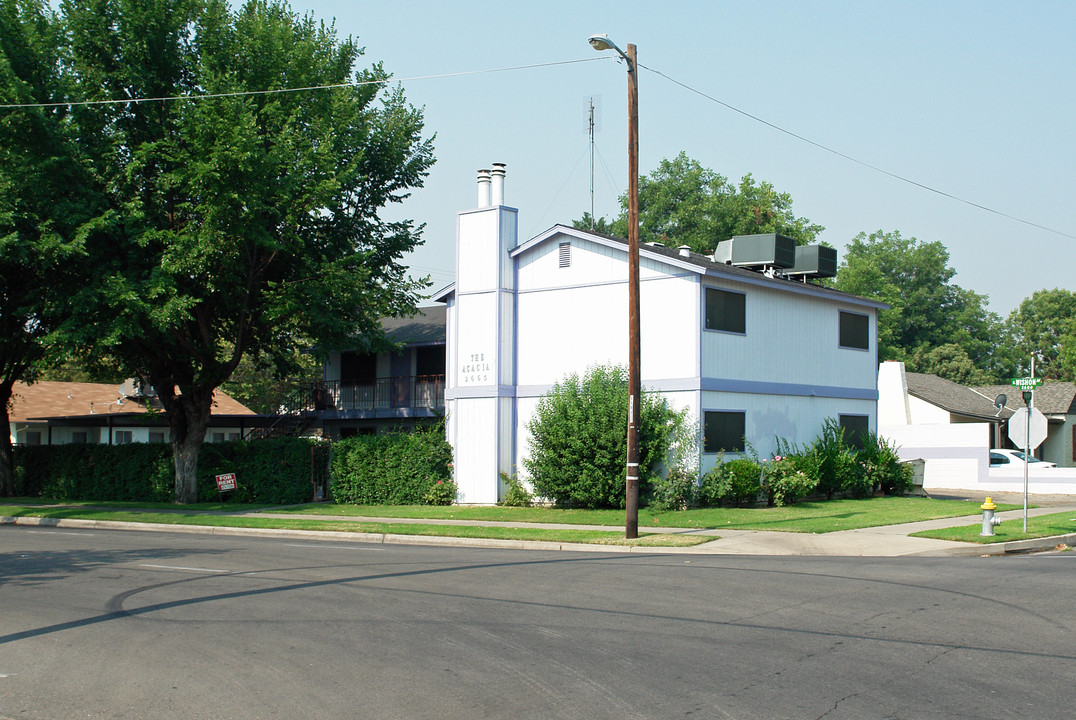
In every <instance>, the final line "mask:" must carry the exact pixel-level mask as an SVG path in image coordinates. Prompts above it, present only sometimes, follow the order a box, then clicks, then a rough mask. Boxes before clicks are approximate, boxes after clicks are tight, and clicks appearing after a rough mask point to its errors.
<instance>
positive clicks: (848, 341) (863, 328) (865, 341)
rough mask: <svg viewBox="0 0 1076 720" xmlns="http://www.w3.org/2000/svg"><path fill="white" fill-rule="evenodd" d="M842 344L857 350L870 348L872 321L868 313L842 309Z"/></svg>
mask: <svg viewBox="0 0 1076 720" xmlns="http://www.w3.org/2000/svg"><path fill="white" fill-rule="evenodd" d="M840 346H841V347H844V348H854V349H856V350H867V349H869V348H870V323H869V322H868V318H867V316H866V315H860V314H859V313H850V312H845V311H843V310H841V339H840Z"/></svg>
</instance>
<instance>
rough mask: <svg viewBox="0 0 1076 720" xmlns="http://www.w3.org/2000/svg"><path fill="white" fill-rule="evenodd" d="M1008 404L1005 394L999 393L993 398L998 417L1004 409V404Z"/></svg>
mask: <svg viewBox="0 0 1076 720" xmlns="http://www.w3.org/2000/svg"><path fill="white" fill-rule="evenodd" d="M1007 402H1009V398H1008V397H1006V396H1005V393H1001V394H1000V395H998V396H997V397H996V398H994V407H996V408H997V409H998V415H1000V414H1001V411H1002V410H1004V409H1005V403H1007Z"/></svg>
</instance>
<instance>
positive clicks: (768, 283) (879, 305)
mask: <svg viewBox="0 0 1076 720" xmlns="http://www.w3.org/2000/svg"><path fill="white" fill-rule="evenodd" d="M563 235H568V236H570V237H575V238H579V239H581V240H590V241H592V242H595V243H598V244H599V245H605V246H606V247H612V248H616V249H618V250H622V251H623V252H624V253H625V255H626V254H627V252H628V241H627V240H625V239H624V238H618V237H613V236H612V235H603V234H601V233H596V232H591V231H590V230H580V229H579V228H574V227H568V226H567V225H554V226H553V227H551V228H549V229H548V230H546V231H545V232H542V233H539V234H538V235H535V236H534V237H533V238H531V239H530V240H528V241H526V242H524V243H521V244H520V245H518V246H516V247H515V248H514V249H512V250H511V251H509V253H508V254H509V256H510V257H513V258H514V257H518V256H519V255H521V254H522V253H525V252H527V251H528V250H530V249H532V248H534V247H537V246H538V245H541V244H542V243H544V242H547V241H549V240H551V239H552V238H555V237H558V236H563ZM639 256H640V258H649V259H651V260H656V261H660V262H663V263H666V264H668V265H672V266H674V267H679V268H681V269H683V270H688V271H690V272H695V273H698V274H700V275H704V276H709V277H719V278H725V279H728V280H734V281H738V282H742V283H746V284H749V285H761V286H765V287H770V288H774V289H778V290H784V291H786V292H794V293H803V294H807V295H814V296H820V297H828V298H830V299H833V300H840V301H842V302H847V303H851V304H853V305H860V306H863V307H869V308H875V309H879V310H881V309H885V308H888V307H889V305H888V304H886V303H884V302H881V301H878V300H873V299H871V298H865V297H861V296H859V295H853V294H851V293H846V292H842V291H841V290H835V289H833V288H828V287H825V286H823V285H814V284H812V283H807V282H802V281H800V280H789V279H786V278H782V277H768V276H766V275H763V274H762V273H760V272H755V271H754V270H748V269H747V268H742V267H736V266H735V265H728V264H725V263H719V262H715V261H714V259H713V258H712V257H710V256H709V255H701V254H699V253H695V252H690V251H687V250H686V249H685V250H684V251H681V250H680V249H679V248H668V247H665V246H664V245H660V244H655V243H640V245H639ZM455 292H456V285H455V283H453V284H451V285H448V286H447V287H445V288H443V289H442V290H440V291H438V292H437V293H435V294H434V295H433V296H432V298H431V299H432V300H434V301H436V302H447V301H448V299H449V298H450V297H452V295H453V294H454V293H455Z"/></svg>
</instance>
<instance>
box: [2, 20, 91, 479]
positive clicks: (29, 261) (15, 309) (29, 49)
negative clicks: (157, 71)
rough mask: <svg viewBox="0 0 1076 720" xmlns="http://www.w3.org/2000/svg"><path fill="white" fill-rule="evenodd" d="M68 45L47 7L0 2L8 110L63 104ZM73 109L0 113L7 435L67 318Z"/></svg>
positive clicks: (76, 216) (74, 205)
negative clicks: (17, 392) (18, 394)
mask: <svg viewBox="0 0 1076 720" xmlns="http://www.w3.org/2000/svg"><path fill="white" fill-rule="evenodd" d="M62 47H63V36H62V34H61V33H60V32H59V31H58V28H57V27H56V25H55V24H54V23H53V22H52V21H51V13H50V11H49V10H48V7H47V5H46V4H45V3H44V2H39V1H37V0H31V1H27V2H22V3H17V2H15V0H0V102H2V103H4V104H21V103H35V102H49V101H53V100H56V99H58V98H60V97H62V96H63V93H64V88H65V78H64V77H63V76H62V74H61V73H60V71H59V67H60V52H61V48H62ZM68 117H69V113H68V111H67V108H65V107H62V106H60V107H36V108H29V109H26V110H24V111H12V110H0V421H2V422H3V425H4V427H7V426H8V404H9V402H10V400H11V394H12V389H13V387H14V384H15V383H16V382H18V381H20V380H22V381H29V380H32V379H33V378H34V376H35V374H36V372H37V371H38V369H39V366H40V364H41V363H42V362H43V361H44V360H45V358H46V350H47V348H46V346H45V344H43V339H44V338H45V337H46V336H47V335H48V333H49V332H50V331H51V330H52V329H53V328H54V327H55V324H56V323H57V322H58V321H59V319H60V318H61V317H62V307H61V303H60V302H58V297H59V296H60V295H62V293H63V290H64V288H66V287H70V286H71V280H72V276H71V273H70V267H71V262H72V261H73V260H74V259H75V258H76V257H77V256H78V254H79V252H80V242H79V239H78V236H77V233H75V232H74V230H75V228H76V227H77V225H78V223H79V222H80V221H82V220H84V219H85V218H86V217H87V216H88V213H89V211H90V210H89V208H88V206H87V205H86V203H85V202H84V200H83V198H81V197H80V196H79V194H78V191H77V188H79V187H80V186H81V185H82V184H83V183H85V182H86V180H87V178H86V174H85V170H84V168H82V167H81V166H80V164H79V163H78V162H77V160H75V159H74V158H73V157H72V150H73V147H74V146H73V140H72V134H71V129H70V126H69V124H68V123H67V122H66V121H67V119H68ZM12 492H13V476H12V465H11V438H10V435H9V433H7V432H6V431H5V432H4V433H3V437H2V438H0V495H10V494H11V493H12Z"/></svg>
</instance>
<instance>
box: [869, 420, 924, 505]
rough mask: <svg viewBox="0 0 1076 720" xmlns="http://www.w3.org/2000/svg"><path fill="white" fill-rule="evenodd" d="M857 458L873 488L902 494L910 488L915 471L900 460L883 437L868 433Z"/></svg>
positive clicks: (894, 448)
mask: <svg viewBox="0 0 1076 720" xmlns="http://www.w3.org/2000/svg"><path fill="white" fill-rule="evenodd" d="M858 459H859V461H860V464H861V465H862V466H863V473H864V475H865V476H866V477H867V478H869V482H870V484H871V486H872V487H873V488H875V489H878V490H881V491H882V492H883V493H885V494H886V495H903V494H904V493H906V492H908V491H909V490H911V489H912V482H913V478H914V475H915V471H914V470H913V469H912V466H911V465H908V464H907V463H902V462H901V461H900V456H899V455H898V454H897V449H896V447H895V446H893V445H890V444H889V443H888V442H887V441H886V439H885V438H883V437H878V435H876V434H875V433H870V434H869V435H868V436H867V439H866V442H865V444H864V448H863V450H861V451H860V453H859V456H858Z"/></svg>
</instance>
